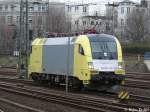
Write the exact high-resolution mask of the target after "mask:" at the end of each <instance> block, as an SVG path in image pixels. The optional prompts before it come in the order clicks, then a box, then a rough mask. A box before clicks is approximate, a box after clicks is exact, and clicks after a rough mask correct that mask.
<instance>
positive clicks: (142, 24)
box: [125, 10, 150, 42]
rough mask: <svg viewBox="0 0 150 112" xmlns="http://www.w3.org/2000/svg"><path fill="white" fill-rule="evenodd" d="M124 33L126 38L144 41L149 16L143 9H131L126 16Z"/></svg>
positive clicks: (147, 34) (147, 31)
mask: <svg viewBox="0 0 150 112" xmlns="http://www.w3.org/2000/svg"><path fill="white" fill-rule="evenodd" d="M125 33H126V37H127V39H128V40H131V41H137V42H139V41H145V40H146V39H148V36H149V33H150V32H149V17H148V15H147V13H146V12H145V11H144V10H133V12H132V13H131V14H129V15H128V17H127V25H126V26H125Z"/></svg>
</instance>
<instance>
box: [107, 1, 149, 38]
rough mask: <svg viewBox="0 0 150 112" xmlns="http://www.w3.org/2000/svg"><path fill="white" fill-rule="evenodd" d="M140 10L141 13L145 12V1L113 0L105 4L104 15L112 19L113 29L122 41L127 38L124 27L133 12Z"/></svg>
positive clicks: (126, 25)
mask: <svg viewBox="0 0 150 112" xmlns="http://www.w3.org/2000/svg"><path fill="white" fill-rule="evenodd" d="M137 11H141V13H142V14H147V11H148V10H147V2H146V0H141V3H135V2H133V1H131V0H123V1H121V2H113V3H111V4H110V3H108V4H106V16H107V17H109V18H111V19H112V21H113V27H112V29H113V31H114V34H116V35H117V36H118V37H120V39H121V40H122V41H126V40H127V38H126V37H127V35H126V31H125V30H126V28H127V27H128V23H129V19H128V17H129V16H131V15H132V14H133V13H134V12H137Z"/></svg>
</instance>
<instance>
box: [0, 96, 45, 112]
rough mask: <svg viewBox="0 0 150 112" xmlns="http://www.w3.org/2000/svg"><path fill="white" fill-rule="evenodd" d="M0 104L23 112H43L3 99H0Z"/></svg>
mask: <svg viewBox="0 0 150 112" xmlns="http://www.w3.org/2000/svg"><path fill="white" fill-rule="evenodd" d="M0 102H2V103H4V104H6V105H8V106H9V105H11V106H13V107H14V108H20V109H21V110H25V111H28V112H45V111H43V110H39V109H36V108H33V107H29V106H26V105H24V104H20V103H17V102H14V101H11V100H8V99H5V98H0ZM0 112H1V111H0Z"/></svg>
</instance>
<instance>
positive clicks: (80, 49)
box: [78, 44, 84, 55]
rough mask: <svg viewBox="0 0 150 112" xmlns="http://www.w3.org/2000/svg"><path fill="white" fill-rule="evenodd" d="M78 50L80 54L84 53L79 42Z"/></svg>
mask: <svg viewBox="0 0 150 112" xmlns="http://www.w3.org/2000/svg"><path fill="white" fill-rule="evenodd" d="M78 51H79V53H80V54H81V55H84V50H83V47H82V46H81V44H79V50H78Z"/></svg>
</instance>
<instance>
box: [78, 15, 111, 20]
mask: <svg viewBox="0 0 150 112" xmlns="http://www.w3.org/2000/svg"><path fill="white" fill-rule="evenodd" d="M81 18H91V19H102V20H108V19H110V18H108V17H106V16H83V17H81Z"/></svg>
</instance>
